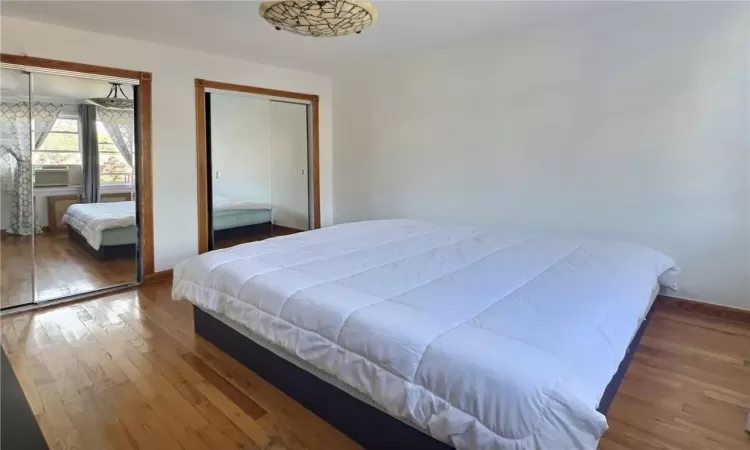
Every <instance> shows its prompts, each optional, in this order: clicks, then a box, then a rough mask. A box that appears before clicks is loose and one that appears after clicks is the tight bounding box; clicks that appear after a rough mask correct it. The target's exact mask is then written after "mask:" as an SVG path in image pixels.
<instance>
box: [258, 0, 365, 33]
mask: <svg viewBox="0 0 750 450" xmlns="http://www.w3.org/2000/svg"><path fill="white" fill-rule="evenodd" d="M260 15H261V17H263V18H264V19H266V22H268V23H270V24H271V25H273V26H274V27H276V29H277V30H286V31H289V32H290V33H294V34H301V35H303V36H312V37H323V36H344V35H347V34H352V33H357V34H359V33H361V32H362V30H364V29H365V28H367V27H369V26H370V25H372V24H373V23H375V21H376V20H377V18H378V13H377V11H375V8H374V7H373V6H372V4H370V2H355V1H350V0H325V1H323V0H317V1H315V0H285V1H276V2H263V3H261V5H260Z"/></svg>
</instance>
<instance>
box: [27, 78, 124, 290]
mask: <svg viewBox="0 0 750 450" xmlns="http://www.w3.org/2000/svg"><path fill="white" fill-rule="evenodd" d="M33 77H34V101H35V103H34V105H35V106H36V105H38V109H39V114H35V115H34V123H33V124H34V136H35V142H36V146H35V148H34V150H33V151H32V164H33V173H34V202H35V212H36V218H37V225H38V226H40V227H41V231H42V233H41V234H38V235H37V236H36V239H35V245H34V265H35V287H36V301H37V302H43V301H48V300H54V299H59V298H63V297H69V296H76V295H81V294H86V293H90V292H94V291H98V290H101V289H105V288H110V287H114V286H119V285H123V284H130V283H135V282H136V281H137V273H138V272H137V270H138V269H137V267H138V266H137V259H136V254H137V245H138V226H137V221H136V204H135V201H134V200H135V186H136V184H135V170H134V167H135V161H136V159H135V151H136V149H135V146H134V143H135V115H136V111H135V104H134V102H133V100H132V99H133V98H134V95H133V94H134V87H133V86H132V85H129V84H119V83H118V84H112V83H109V82H107V81H102V80H95V79H88V78H80V77H69V76H61V75H51V74H44V73H39V74H34V75H33ZM108 95H109V96H110V98H112V97H115V96H116V97H117V98H118V99H120V100H106V97H107V96H108Z"/></svg>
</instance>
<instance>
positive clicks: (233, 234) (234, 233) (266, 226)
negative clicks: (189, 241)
mask: <svg viewBox="0 0 750 450" xmlns="http://www.w3.org/2000/svg"><path fill="white" fill-rule="evenodd" d="M272 231H273V224H272V223H271V222H270V221H268V222H263V223H256V224H254V225H245V226H244V227H235V228H225V229H223V230H215V231H214V240H215V241H220V240H222V239H234V238H240V237H248V236H254V235H256V234H264V233H267V234H268V235H270V234H271V232H272Z"/></svg>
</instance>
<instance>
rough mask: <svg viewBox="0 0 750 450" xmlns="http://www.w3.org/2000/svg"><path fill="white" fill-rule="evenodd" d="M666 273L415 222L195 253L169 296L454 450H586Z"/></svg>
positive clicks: (587, 250) (646, 256)
mask: <svg viewBox="0 0 750 450" xmlns="http://www.w3.org/2000/svg"><path fill="white" fill-rule="evenodd" d="M673 268H674V262H673V261H672V260H671V259H670V258H669V257H667V256H665V255H663V254H662V253H659V252H656V251H654V250H651V249H649V248H646V247H643V246H639V245H633V244H625V243H618V242H605V241H595V240H586V239H577V238H559V237H550V236H542V235H536V234H532V233H525V232H519V231H507V230H505V231H504V230H495V231H490V232H484V231H478V230H474V229H472V228H468V227H457V226H438V225H433V224H430V223H425V222H418V221H411V220H386V221H369V222H359V223H352V224H345V225H337V226H334V227H329V228H324V229H321V230H315V231H310V232H306V233H299V234H295V235H290V236H284V237H279V238H273V239H267V240H265V241H260V242H253V243H249V244H243V245H239V246H236V247H232V248H229V249H225V250H220V251H214V252H210V253H206V254H203V255H199V256H196V257H193V258H190V259H187V260H185V261H182V262H181V263H179V264H178V265H177V266H176V267H175V269H174V285H173V288H172V297H173V298H174V299H175V300H188V301H190V302H192V303H194V304H196V305H197V306H199V307H201V308H203V309H205V310H207V311H211V312H213V313H216V314H218V315H220V316H223V317H226V318H228V319H230V320H231V321H234V322H236V323H239V324H242V325H244V326H245V327H247V328H248V330H249V331H250V332H251V333H253V334H256V335H258V336H259V337H261V338H262V339H264V340H265V341H267V342H269V343H272V344H273V345H275V346H277V347H279V348H282V349H284V350H285V351H287V352H289V353H291V354H294V355H296V356H297V357H298V358H300V359H301V360H304V361H305V362H306V363H308V364H310V365H311V366H313V367H315V368H317V369H318V370H320V371H322V372H324V373H326V374H329V375H330V376H332V377H334V378H335V379H336V380H338V381H339V382H340V383H343V384H345V385H348V386H350V387H351V388H353V389H355V390H356V391H359V392H361V393H363V394H364V395H365V396H366V397H368V398H369V399H372V401H373V402H374V403H375V404H377V406H379V407H380V408H381V409H383V410H384V411H386V412H388V413H389V414H391V415H392V416H394V417H397V418H400V419H402V420H404V421H406V422H408V423H411V424H413V425H415V426H417V427H418V428H420V429H422V430H424V431H425V432H427V433H429V434H430V435H432V436H433V437H435V438H437V439H439V440H441V441H444V442H447V443H449V444H452V445H453V446H455V447H457V448H482V449H550V448H554V449H572V448H592V449H593V448H595V447H596V445H597V442H598V440H599V438H600V436H601V434H602V433H603V432H604V431H605V430H606V428H607V425H606V420H605V418H604V416H602V415H601V414H600V413H598V412H597V411H596V408H597V406H598V403H599V400H600V398H601V396H602V394H603V393H604V389H605V387H606V386H607V384H608V383H609V381H610V380H611V378H612V376H613V375H614V374H615V372H616V371H617V368H618V366H619V364H620V361H621V360H622V359H623V357H624V355H625V351H626V349H627V347H628V345H629V343H630V341H631V339H632V337H633V335H634V334H635V331H636V330H637V329H638V327H639V325H640V323H641V322H642V321H643V319H644V317H645V315H646V313H647V311H648V309H649V306H650V302H651V300H652V291H653V290H654V287H655V286H657V283H658V280H659V278H660V277H661V276H662V275H663V274H664V273H665V272H667V271H669V270H670V269H673Z"/></svg>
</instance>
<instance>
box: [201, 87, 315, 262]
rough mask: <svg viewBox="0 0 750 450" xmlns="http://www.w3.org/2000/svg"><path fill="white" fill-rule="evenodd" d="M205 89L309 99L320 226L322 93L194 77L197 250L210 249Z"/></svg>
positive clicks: (203, 251) (313, 165) (313, 166)
mask: <svg viewBox="0 0 750 450" xmlns="http://www.w3.org/2000/svg"><path fill="white" fill-rule="evenodd" d="M206 89H219V90H225V91H232V92H242V93H246V94H255V95H263V96H266V97H279V98H288V99H292V100H304V101H309V102H310V104H311V108H312V184H313V192H312V195H313V228H320V107H319V104H320V96H318V95H315V94H303V93H300V92H291V91H280V90H277V89H266V88H262V87H256V86H245V85H241V84H232V83H223V82H220V81H210V80H203V79H200V78H196V79H195V140H196V145H195V147H196V160H197V166H198V168H197V170H198V173H197V176H198V253H206V252H207V251H208V233H209V230H208V178H207V176H208V175H207V169H208V159H207V149H206Z"/></svg>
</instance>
